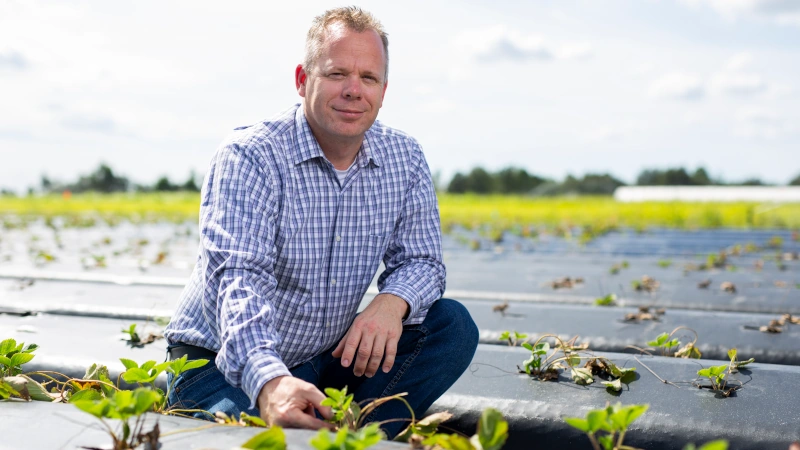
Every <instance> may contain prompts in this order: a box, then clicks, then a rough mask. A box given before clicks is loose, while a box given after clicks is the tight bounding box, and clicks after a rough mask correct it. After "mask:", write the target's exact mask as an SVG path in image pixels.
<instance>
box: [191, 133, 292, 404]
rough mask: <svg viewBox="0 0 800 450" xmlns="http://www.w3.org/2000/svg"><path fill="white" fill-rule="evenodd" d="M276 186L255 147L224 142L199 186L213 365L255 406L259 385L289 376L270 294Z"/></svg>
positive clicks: (205, 309)
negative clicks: (216, 347) (214, 355)
mask: <svg viewBox="0 0 800 450" xmlns="http://www.w3.org/2000/svg"><path fill="white" fill-rule="evenodd" d="M276 215H277V212H276V198H275V188H274V186H273V184H272V179H271V177H270V174H269V172H268V168H267V167H266V165H265V164H263V163H259V162H258V157H257V153H256V151H255V149H253V148H248V147H247V146H246V145H242V144H229V145H226V146H223V147H222V148H221V149H220V150H219V151H218V152H217V154H216V156H215V158H214V160H213V162H212V167H211V170H210V173H209V177H208V178H207V181H206V183H205V185H204V186H203V194H202V204H201V206H200V221H201V222H200V233H201V247H200V257H201V259H202V262H203V264H204V266H205V270H204V272H203V273H204V277H203V285H204V295H203V311H202V312H203V316H204V317H205V321H206V323H208V324H209V326H211V328H212V330H214V331H215V332H216V334H217V336H219V350H218V355H217V358H216V363H217V367H218V368H219V370H220V371H221V372H222V373H223V375H224V376H225V379H226V380H227V381H228V382H229V383H230V384H231V385H233V386H234V387H241V388H242V389H243V390H244V391H245V393H246V394H247V395H248V396H249V397H250V400H251V406H253V405H255V403H256V400H257V398H258V393H259V391H260V389H261V387H262V386H263V385H264V383H266V382H267V381H269V380H270V379H272V378H275V377H277V376H280V375H285V374H288V372H289V371H288V370H287V368H286V366H285V365H284V364H283V362H282V360H281V358H280V355H279V354H278V353H277V351H276V347H277V345H278V344H279V342H280V336H279V334H278V333H277V331H276V328H275V326H274V320H275V307H274V305H273V302H272V299H273V297H274V295H275V291H276V286H277V281H276V278H275V275H274V273H273V270H274V267H273V266H274V258H275V250H274V235H275V222H276Z"/></svg>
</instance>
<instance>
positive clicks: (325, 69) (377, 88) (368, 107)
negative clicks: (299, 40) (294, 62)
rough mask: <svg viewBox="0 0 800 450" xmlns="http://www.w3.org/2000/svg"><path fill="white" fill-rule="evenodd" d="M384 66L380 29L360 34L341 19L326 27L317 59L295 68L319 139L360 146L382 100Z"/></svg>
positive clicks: (321, 141)
mask: <svg viewBox="0 0 800 450" xmlns="http://www.w3.org/2000/svg"><path fill="white" fill-rule="evenodd" d="M385 70H386V57H385V55H384V53H383V43H382V41H381V38H380V36H378V33H376V32H375V31H373V30H367V31H365V32H363V33H357V32H355V31H352V30H349V29H347V28H346V27H344V26H342V25H339V24H334V25H332V26H331V27H329V28H328V32H327V36H326V38H325V41H324V42H323V44H322V52H321V53H320V55H319V58H318V59H317V61H316V63H315V64H314V65H313V67H310V68H303V67H302V66H298V67H297V70H296V73H295V83H296V85H297V92H298V93H299V94H300V96H301V97H304V98H305V105H304V107H305V114H306V119H307V120H308V123H309V125H310V126H311V130H312V131H313V132H314V135H315V137H316V138H317V140H318V141H320V144H322V145H323V146H324V145H325V144H326V143H351V141H352V143H356V142H357V143H358V144H359V145H360V143H361V140H362V139H363V137H364V133H365V132H366V131H367V130H368V129H369V127H371V126H372V124H373V122H375V118H377V117H378V110H380V107H381V105H382V104H383V96H384V94H385V93H386V86H387V83H386V80H385Z"/></svg>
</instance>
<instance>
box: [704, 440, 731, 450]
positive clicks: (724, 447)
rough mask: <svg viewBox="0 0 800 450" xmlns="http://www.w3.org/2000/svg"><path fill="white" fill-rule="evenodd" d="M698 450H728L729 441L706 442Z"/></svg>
mask: <svg viewBox="0 0 800 450" xmlns="http://www.w3.org/2000/svg"><path fill="white" fill-rule="evenodd" d="M698 450H728V441H726V440H724V439H719V440H716V441H711V442H706V443H705V444H703V445H701V446H700V448H699V449H698Z"/></svg>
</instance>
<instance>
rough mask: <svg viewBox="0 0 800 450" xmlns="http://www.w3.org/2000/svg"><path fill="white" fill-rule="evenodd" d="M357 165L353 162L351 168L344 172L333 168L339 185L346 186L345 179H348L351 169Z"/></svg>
mask: <svg viewBox="0 0 800 450" xmlns="http://www.w3.org/2000/svg"><path fill="white" fill-rule="evenodd" d="M355 165H356V161H355V160H353V163H352V164H350V167H348V168H347V169H344V170H339V169H337V168H336V167H334V168H333V171H334V172H336V178H338V179H339V184H344V179H345V178H347V173H348V172H350V169H352V168H353V166H355Z"/></svg>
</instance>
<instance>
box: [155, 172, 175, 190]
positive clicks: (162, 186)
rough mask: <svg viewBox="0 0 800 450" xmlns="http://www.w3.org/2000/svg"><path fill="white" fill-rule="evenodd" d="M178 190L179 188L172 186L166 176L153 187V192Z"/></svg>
mask: <svg viewBox="0 0 800 450" xmlns="http://www.w3.org/2000/svg"><path fill="white" fill-rule="evenodd" d="M179 188H180V187H179V186H177V185H175V184H172V182H170V181H169V178H167V177H166V176H163V177H161V178H159V179H158V181H156V184H154V185H153V190H154V191H159V192H172V191H177V190H178V189H179Z"/></svg>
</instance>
